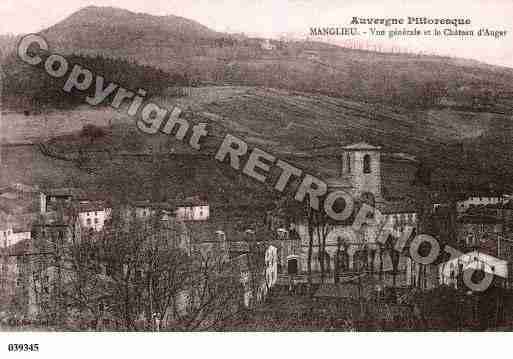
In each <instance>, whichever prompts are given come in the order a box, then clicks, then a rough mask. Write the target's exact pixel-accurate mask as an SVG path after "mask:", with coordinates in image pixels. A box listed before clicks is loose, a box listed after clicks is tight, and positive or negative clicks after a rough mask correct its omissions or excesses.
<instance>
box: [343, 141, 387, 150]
mask: <svg viewBox="0 0 513 359" xmlns="http://www.w3.org/2000/svg"><path fill="white" fill-rule="evenodd" d="M343 149H344V150H354V151H358V150H365V151H374V150H380V149H381V147H379V146H373V145H371V144H369V143H367V142H358V143H353V144H351V145H348V146H344V147H343Z"/></svg>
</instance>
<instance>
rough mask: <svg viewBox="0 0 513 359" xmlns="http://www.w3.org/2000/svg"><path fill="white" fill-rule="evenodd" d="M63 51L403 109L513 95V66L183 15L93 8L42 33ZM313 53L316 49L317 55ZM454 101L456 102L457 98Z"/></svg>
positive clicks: (194, 78)
mask: <svg viewBox="0 0 513 359" xmlns="http://www.w3.org/2000/svg"><path fill="white" fill-rule="evenodd" d="M42 34H43V35H45V36H46V37H47V38H48V40H49V41H50V42H51V44H52V45H53V46H54V48H56V49H58V50H59V51H61V52H63V53H72V52H74V53H77V52H79V53H85V54H102V55H104V56H111V57H123V58H127V59H130V60H135V61H137V62H138V63H141V64H145V65H151V66H155V67H158V68H161V69H163V70H166V71H168V72H171V73H180V75H185V76H186V78H188V79H189V80H190V81H191V82H195V83H197V82H215V83H227V82H228V83H232V84H238V85H249V86H265V87H274V88H285V89H289V90H299V91H307V92H316V93H323V94H326V95H333V96H338V97H340V96H343V97H350V98H353V99H356V100H359V101H369V102H386V103H388V104H392V105H396V106H400V107H409V108H417V107H429V106H432V105H434V104H437V103H440V102H441V103H444V104H450V105H451V106H467V107H468V106H470V107H472V106H475V105H478V106H486V105H490V104H494V103H497V102H499V103H500V102H501V101H502V100H504V99H508V98H511V94H513V85H512V84H513V70H512V69H507V68H500V67H494V66H489V65H485V64H481V63H478V62H475V61H468V60H462V59H451V58H445V57H436V56H420V55H419V56H416V55H408V54H390V53H377V52H372V51H361V50H351V49H347V48H342V47H337V46H334V45H329V44H325V43H320V42H306V41H299V42H283V41H272V42H271V43H272V44H273V45H274V46H275V48H274V49H273V50H265V49H263V48H262V47H261V46H260V44H261V41H262V39H257V38H245V37H240V36H239V37H236V36H232V35H229V34H223V33H218V32H215V31H213V30H210V29H208V28H207V27H205V26H203V25H201V24H199V23H197V22H195V21H192V20H187V19H184V18H180V17H176V16H152V15H147V14H137V13H133V12H130V11H127V10H122V9H117V8H109V7H93V6H91V7H87V8H84V9H82V10H80V11H78V12H76V13H74V14H72V15H71V16H69V17H68V18H67V19H65V20H63V21H61V22H60V23H57V24H55V25H54V26H52V27H50V28H48V29H46V30H44V31H43V32H42ZM312 51H313V55H312ZM449 100H450V101H449Z"/></svg>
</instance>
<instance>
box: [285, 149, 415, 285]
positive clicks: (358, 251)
mask: <svg viewBox="0 0 513 359" xmlns="http://www.w3.org/2000/svg"><path fill="white" fill-rule="evenodd" d="M336 160H337V174H336V175H335V176H333V177H331V178H327V179H325V181H326V183H327V184H328V187H329V190H330V191H333V190H343V191H345V192H347V193H349V194H350V195H351V196H352V198H353V199H354V200H355V203H367V204H369V205H371V206H373V207H374V208H376V209H378V210H379V211H380V212H381V214H383V216H384V218H385V220H387V221H388V223H390V224H392V226H393V231H394V233H397V234H400V233H401V231H404V230H406V229H407V227H410V229H411V230H412V231H415V230H416V227H417V223H418V215H417V213H416V207H415V201H414V199H413V196H412V194H413V193H414V180H415V174H416V171H417V167H418V163H417V161H416V160H415V158H414V157H413V156H411V155H407V154H404V153H391V152H385V151H383V150H382V148H381V147H378V146H374V145H372V144H369V143H365V142H360V143H355V144H351V145H348V146H345V147H342V151H341V153H340V154H339V155H338V156H336ZM350 228H351V226H350V225H349V224H348V225H345V226H337V227H331V228H329V234H328V235H327V236H325V238H326V246H325V253H324V267H325V273H327V276H328V278H329V277H330V276H331V277H332V276H333V274H334V273H335V272H336V273H343V272H361V271H368V272H376V273H377V272H380V271H382V272H383V271H384V272H387V271H388V272H390V271H392V267H393V265H392V263H393V261H394V258H393V257H394V254H393V253H392V252H393V251H391V250H386V248H384V245H382V244H380V243H378V242H377V232H378V231H377V228H376V227H374V226H368V225H363V226H362V227H361V229H360V230H358V231H352V232H351V229H350ZM291 231H292V232H293V233H294V234H295V235H296V237H297V243H290V244H287V245H286V247H287V248H286V250H284V251H282V253H281V254H282V255H281V258H280V259H279V260H280V262H281V265H282V267H283V268H288V270H289V271H294V270H296V271H297V272H298V274H299V273H306V271H307V256H308V246H309V237H310V236H309V232H308V225H307V223H306V221H303V222H301V221H299V223H293V224H291ZM319 232H321V233H322V231H317V230H316V229H314V230H313V243H314V246H313V255H312V271H313V272H318V271H320V257H321V255H320V253H319V238H318V236H319ZM413 233H415V232H413ZM321 236H322V234H321ZM291 242H294V241H291ZM396 256H399V258H396V259H395V260H396V269H397V271H398V272H399V273H398V275H400V276H402V277H403V279H404V281H406V282H410V283H409V284H411V281H414V280H415V278H414V277H415V274H414V273H415V268H414V267H415V266H414V263H411V260H410V259H409V258H408V257H407V256H404V255H399V254H397V255H396ZM397 262H398V264H397ZM336 268H337V269H336ZM394 280H395V278H394ZM407 284H408V283H407Z"/></svg>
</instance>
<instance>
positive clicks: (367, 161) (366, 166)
mask: <svg viewBox="0 0 513 359" xmlns="http://www.w3.org/2000/svg"><path fill="white" fill-rule="evenodd" d="M363 173H371V157H370V155H365V156H363Z"/></svg>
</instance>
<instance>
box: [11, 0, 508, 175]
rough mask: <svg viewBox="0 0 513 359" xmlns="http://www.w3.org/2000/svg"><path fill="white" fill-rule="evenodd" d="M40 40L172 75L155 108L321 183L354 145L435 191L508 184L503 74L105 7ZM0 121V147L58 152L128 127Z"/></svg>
mask: <svg viewBox="0 0 513 359" xmlns="http://www.w3.org/2000/svg"><path fill="white" fill-rule="evenodd" d="M43 34H44V35H45V36H46V37H47V38H48V40H49V41H50V43H51V44H52V45H53V47H54V48H56V49H57V50H59V51H61V52H63V53H66V54H71V53H73V54H87V55H98V54H100V55H102V56H105V57H114V58H117V57H119V58H122V59H124V60H128V62H130V63H132V62H133V61H134V60H135V61H136V62H137V63H139V64H143V65H149V66H153V67H156V68H159V69H162V70H164V71H167V72H168V73H170V74H174V75H178V74H179V75H180V76H183V77H184V78H185V79H186V80H187V81H188V83H189V84H192V85H193V87H189V88H187V91H186V92H187V96H184V97H181V98H176V96H172V95H171V92H172V90H171V89H170V90H169V91H168V92H169V94H168V93H167V92H166V91H164V92H163V93H162V94H160V95H159V96H158V98H157V100H158V102H159V103H162V104H165V105H167V106H169V107H170V106H173V105H176V104H178V105H179V106H180V107H181V108H183V109H190V110H191V111H193V113H195V114H196V115H197V116H198V117H199V118H198V120H202V121H207V122H209V123H210V124H211V128H212V129H213V132H215V134H216V135H217V136H223V135H224V134H225V133H227V132H229V133H232V134H234V135H238V136H240V137H241V138H244V139H245V140H246V141H248V142H249V143H251V144H253V145H256V146H259V147H261V148H264V149H268V150H269V151H272V152H273V153H275V154H277V155H279V156H284V157H287V158H289V157H290V158H292V160H293V161H298V162H299V164H300V165H301V166H303V167H306V168H308V169H311V170H312V171H314V172H316V173H317V172H319V173H320V174H321V175H331V174H333V173H334V171H335V168H334V167H333V163H334V162H333V159H330V158H329V157H330V156H333V155H336V151H337V149H338V148H339V146H340V145H341V144H346V143H351V142H356V141H361V140H365V141H369V142H372V143H375V144H379V145H382V146H384V148H385V149H386V150H387V151H390V152H406V153H411V154H413V155H415V156H417V158H418V159H419V160H420V161H422V162H426V163H427V164H428V165H430V166H431V167H433V168H435V169H438V172H439V174H440V175H439V177H440V181H441V182H443V181H453V180H454V179H455V178H456V175H458V177H459V179H464V180H470V181H477V182H486V181H489V180H496V179H497V178H499V179H502V180H506V179H507V178H510V177H508V176H511V175H513V160H512V158H511V153H513V125H512V121H511V115H512V108H513V95H512V94H513V70H512V69H507V68H501V67H495V66H490V65H486V64H482V63H478V62H474V61H468V60H461V59H450V58H442V57H436V56H414V55H406V54H387V53H376V52H370V51H360V50H351V49H346V48H341V47H336V46H333V45H328V44H324V43H318V42H278V41H272V43H273V44H274V45H275V46H276V48H275V49H274V50H264V49H262V48H261V46H260V41H261V39H250V38H244V37H232V36H230V35H227V34H221V33H217V32H215V31H212V30H210V29H208V28H206V27H204V26H203V25H201V24H198V23H196V22H194V21H191V20H187V19H183V18H179V17H175V16H151V15H146V14H135V13H132V12H130V11H126V10H121V9H116V8H98V7H88V8H85V9H82V10H80V11H78V12H77V13H75V14H73V15H71V16H70V17H68V18H67V19H65V20H64V21H62V22H60V23H58V24H56V25H54V26H52V27H51V28H49V29H47V30H45V31H43ZM305 50H308V51H310V53H311V51H314V53H315V54H316V56H315V57H314V58H311V57H309V56H305ZM227 83H235V84H237V85H232V86H226V85H227ZM208 84H211V85H208ZM221 85H222V86H221ZM3 117H4V122H3V128H2V134H1V135H2V136H1V137H2V138H3V140H4V141H6V142H10V143H14V142H33V143H37V142H38V141H40V140H41V138H45V139H49V138H52V137H57V139H56V141H57V144H58V142H59V141H62V143H63V144H64V145H65V146H66V145H69V144H71V145H73V144H74V142H75V140H74V139H73V138H66V137H60V136H67V135H69V134H70V133H73V132H76V131H78V130H80V129H81V128H82V126H84V125H86V124H96V125H100V126H105V127H109V126H112V124H117V125H121V126H125V127H127V128H133V127H132V126H133V119H131V118H128V117H127V116H125V115H124V114H123V113H120V112H115V111H112V110H111V109H109V108H104V109H91V108H84V107H76V108H74V109H71V110H70V109H68V110H66V111H61V110H51V109H50V110H48V111H44V112H42V113H37V112H36V113H31V114H30V116H28V117H27V116H23V115H20V114H19V113H16V112H10V113H4V116H3ZM63 124H66V125H65V126H64V125H63ZM135 136H136V137H137V139H136V140H135V141H136V142H138V141H140V142H142V143H143V144H144V145H143V148H144V147H147V148H153V149H155V148H159V146H160V145H161V144H156V143H154V142H162V141H163V142H164V145H165V146H171V147H173V148H175V145H174V144H170V143H168V141H167V140H161V139H159V136H154V137H151V138H150V137H146V136H142V135H137V134H136V135H135ZM118 149H119V148H116V149H114V150H113V152H116V151H117V150H118ZM175 149H176V148H175ZM120 150H121V151H123V145H122V146H121V147H120ZM183 151H185V152H186V154H187V151H188V150H187V149H186V148H185V149H183ZM143 152H144V150H143ZM103 161H104V159H103V160H98V161H97V162H95V161H92V162H93V165H96V166H100V167H101V166H102V165H104V164H105V163H104V162H103ZM105 161H106V160H105ZM13 163H15V161H13ZM206 172H207V173H208V171H206ZM12 175H14V173H13V174H12Z"/></svg>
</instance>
